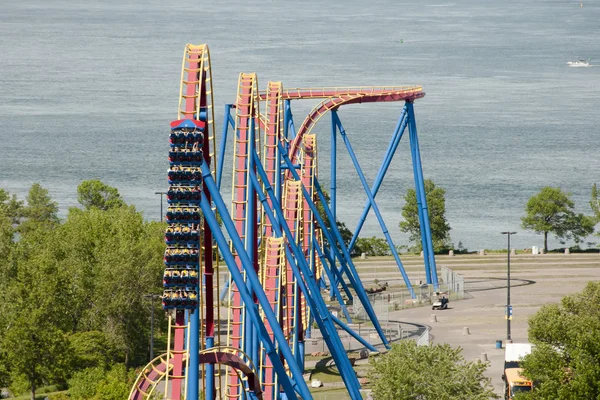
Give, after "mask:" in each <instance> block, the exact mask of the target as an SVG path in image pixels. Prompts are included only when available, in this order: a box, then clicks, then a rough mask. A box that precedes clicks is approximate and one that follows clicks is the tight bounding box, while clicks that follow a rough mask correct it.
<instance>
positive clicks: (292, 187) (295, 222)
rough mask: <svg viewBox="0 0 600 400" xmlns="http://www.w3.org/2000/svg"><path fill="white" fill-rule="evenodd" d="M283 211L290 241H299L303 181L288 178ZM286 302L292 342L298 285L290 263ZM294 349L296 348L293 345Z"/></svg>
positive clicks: (287, 328)
mask: <svg viewBox="0 0 600 400" xmlns="http://www.w3.org/2000/svg"><path fill="white" fill-rule="evenodd" d="M283 201H284V203H283V206H282V208H283V213H284V217H285V221H286V223H287V225H288V227H289V229H290V233H291V235H292V237H287V238H286V239H287V240H288V241H295V242H296V243H297V242H298V228H299V225H300V218H301V213H302V182H301V181H295V180H289V179H288V180H286V181H285V183H284V189H283ZM283 290H284V294H283V297H284V299H285V304H284V306H283V321H282V325H283V333H284V334H285V335H286V337H287V339H288V342H289V343H290V344H292V343H293V342H294V323H295V321H294V318H295V315H294V311H295V310H297V308H296V302H295V301H296V296H295V294H296V291H297V290H298V286H297V283H296V278H295V276H294V273H293V272H292V267H291V266H290V265H289V262H288V265H287V267H286V280H285V285H284V286H283ZM291 347H292V349H293V348H294V347H293V346H291Z"/></svg>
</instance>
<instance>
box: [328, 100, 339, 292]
mask: <svg viewBox="0 0 600 400" xmlns="http://www.w3.org/2000/svg"><path fill="white" fill-rule="evenodd" d="M336 114H337V111H335V110H332V111H331V168H330V175H331V176H330V180H331V182H330V190H329V208H330V209H331V214H333V219H332V220H331V221H329V222H330V223H331V224H332V225H336V224H337V219H336V218H337V207H336V205H337V194H336V190H337V187H336V186H337V185H336V184H337V176H336V173H337V126H336V124H335V116H336ZM331 258H332V259H333V260H334V261H335V257H334V256H333V247H332V248H331ZM333 268H336V265H335V263H334V264H333ZM333 279H334V282H333V284H332V285H331V286H332V288H333V285H334V284H335V285H337V283H338V282H337V279H336V277H335V276H334V277H333ZM329 296H333V289H331V290H330V291H329Z"/></svg>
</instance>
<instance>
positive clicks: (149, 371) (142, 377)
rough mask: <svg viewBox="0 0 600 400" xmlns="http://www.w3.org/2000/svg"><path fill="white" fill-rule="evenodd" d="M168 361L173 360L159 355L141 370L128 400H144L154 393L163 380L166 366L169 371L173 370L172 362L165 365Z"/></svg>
mask: <svg viewBox="0 0 600 400" xmlns="http://www.w3.org/2000/svg"><path fill="white" fill-rule="evenodd" d="M168 359H171V360H173V355H172V354H166V353H165V354H161V355H160V356H158V357H156V358H155V359H154V360H152V361H150V362H149V363H148V365H146V366H145V367H144V369H142V371H141V372H140V373H139V375H138V377H137V379H136V380H135V383H134V384H133V387H132V388H131V392H129V397H128V399H129V400H145V399H148V398H149V397H150V396H151V395H152V393H154V390H155V389H156V386H157V385H158V383H159V382H160V381H162V380H163V379H164V378H165V374H166V371H167V368H166V366H167V365H169V368H168V370H169V371H171V370H172V369H173V363H172V362H169V363H168V364H167V360H168Z"/></svg>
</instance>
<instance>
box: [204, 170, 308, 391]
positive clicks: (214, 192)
mask: <svg viewBox="0 0 600 400" xmlns="http://www.w3.org/2000/svg"><path fill="white" fill-rule="evenodd" d="M202 175H203V179H204V183H205V184H206V186H207V188H208V190H209V192H210V194H211V196H212V200H213V201H214V203H215V205H216V207H217V210H218V212H219V215H221V219H222V221H223V225H224V226H225V229H226V230H227V232H228V234H229V237H230V238H231V242H232V243H233V247H234V248H235V250H236V252H237V253H238V255H239V257H240V260H241V262H242V266H243V267H244V269H245V270H246V277H247V279H248V280H249V281H250V282H251V284H252V286H253V288H254V293H255V295H256V297H257V298H258V302H259V303H260V306H261V307H262V309H263V312H264V315H265V317H266V318H267V320H268V321H269V325H270V326H271V327H272V329H273V335H274V337H275V340H276V341H277V343H278V345H279V350H280V351H281V352H282V354H283V355H284V357H285V358H286V359H287V360H293V359H294V356H293V354H292V351H291V350H290V348H289V346H288V344H287V340H286V338H285V336H284V335H283V331H282V330H281V327H280V325H279V322H278V321H277V318H276V316H275V314H274V312H273V310H272V309H271V306H270V304H269V300H268V299H267V296H266V295H265V292H264V291H263V289H262V286H261V285H260V281H259V280H258V276H257V275H256V272H255V271H254V267H253V265H252V262H251V261H250V258H249V257H248V254H246V250H245V248H244V244H243V243H242V241H241V239H240V237H239V235H238V234H237V231H236V228H235V225H234V223H233V221H232V219H231V216H230V215H229V212H228V210H227V206H226V205H225V203H224V202H223V198H222V197H221V194H220V193H219V191H218V189H217V186H216V184H215V181H214V180H213V178H212V175H211V172H210V168H209V167H208V166H207V165H206V163H205V162H203V163H202ZM200 207H201V208H202V212H203V214H204V218H205V219H206V222H208V224H209V226H210V230H211V231H212V233H213V237H214V239H215V240H216V242H217V245H218V246H219V247H220V248H221V250H222V255H223V258H224V259H225V263H226V264H227V267H228V268H229V272H230V274H231V277H232V278H233V281H234V283H235V285H236V286H237V287H238V289H239V293H240V296H241V297H242V301H243V302H244V304H245V305H246V309H249V310H250V312H249V313H248V315H249V317H250V320H251V322H252V324H253V325H254V327H255V329H256V330H257V331H258V332H259V335H260V338H261V341H262V343H263V347H264V348H265V351H266V353H267V355H268V356H269V359H270V360H271V362H272V364H273V368H274V369H275V373H276V374H277V377H278V380H279V383H280V384H281V385H283V388H284V391H285V393H286V395H287V396H288V397H289V398H294V397H295V394H294V390H297V391H298V393H299V394H300V396H302V398H303V399H312V395H311V394H310V391H309V390H308V387H307V386H306V382H304V379H303V377H302V371H301V370H300V368H298V365H297V364H296V363H293V362H292V363H289V368H290V371H291V373H292V377H293V381H291V380H290V379H289V376H288V375H287V373H286V371H285V368H284V367H283V363H282V362H281V359H280V358H279V355H278V353H277V350H276V349H275V346H274V345H273V342H271V339H270V337H269V333H268V332H267V329H266V327H265V325H264V323H263V322H262V318H261V316H260V314H259V312H258V307H257V305H256V304H255V303H254V299H253V298H252V295H251V294H250V293H249V292H248V290H247V289H246V285H245V282H244V277H243V276H242V273H241V272H240V271H239V270H238V268H237V266H236V263H235V258H234V257H233V254H232V253H231V251H230V249H229V244H228V243H227V239H225V236H224V235H223V232H221V228H220V226H219V223H218V222H217V218H216V216H215V215H214V214H213V213H212V209H211V205H210V203H209V202H208V200H207V199H206V197H204V196H202V201H201V202H200Z"/></svg>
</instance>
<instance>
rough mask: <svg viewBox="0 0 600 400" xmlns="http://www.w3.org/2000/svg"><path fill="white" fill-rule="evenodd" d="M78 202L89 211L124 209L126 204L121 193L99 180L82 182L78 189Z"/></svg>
mask: <svg viewBox="0 0 600 400" xmlns="http://www.w3.org/2000/svg"><path fill="white" fill-rule="evenodd" d="M77 201H79V203H80V204H81V205H82V206H83V207H84V209H86V210H89V209H91V208H98V209H100V210H105V211H106V210H108V209H111V208H115V207H123V206H124V205H125V202H124V201H123V199H121V195H120V194H119V191H118V190H117V189H116V188H114V187H112V186H109V185H107V184H105V183H103V182H101V181H99V180H87V181H83V182H81V184H79V186H78V187H77Z"/></svg>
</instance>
